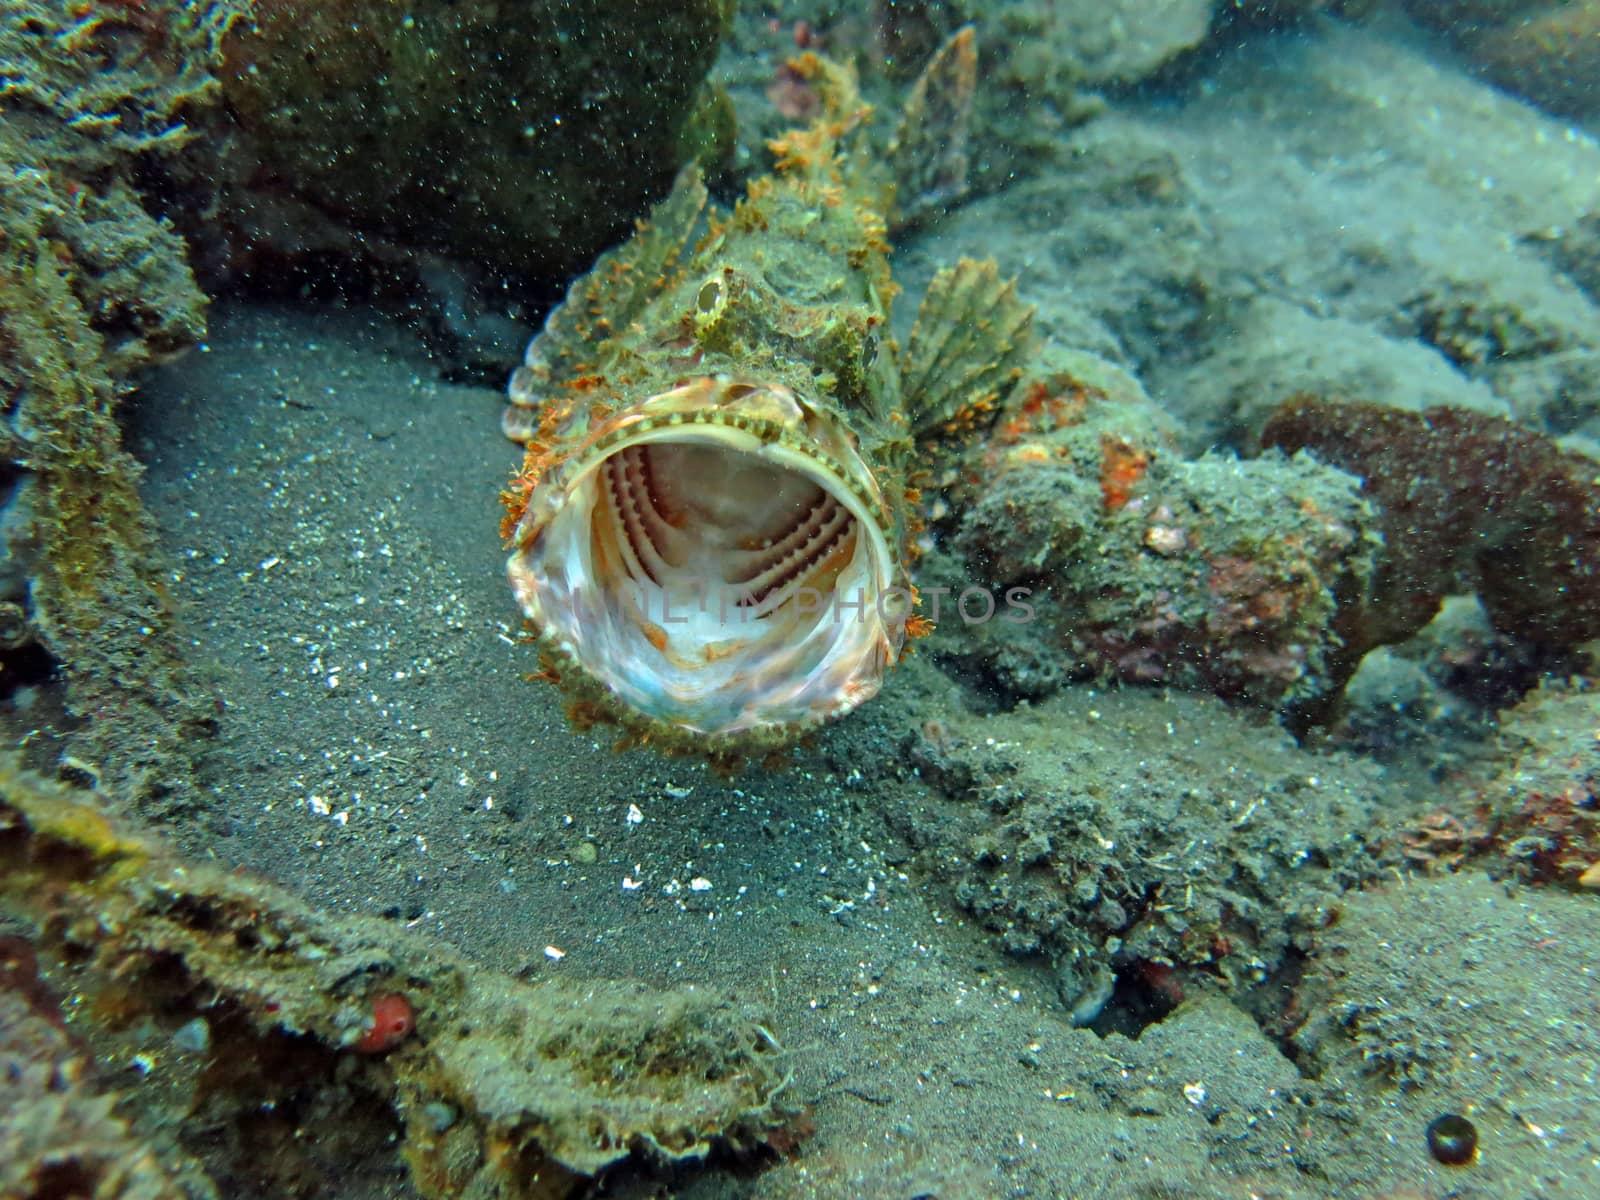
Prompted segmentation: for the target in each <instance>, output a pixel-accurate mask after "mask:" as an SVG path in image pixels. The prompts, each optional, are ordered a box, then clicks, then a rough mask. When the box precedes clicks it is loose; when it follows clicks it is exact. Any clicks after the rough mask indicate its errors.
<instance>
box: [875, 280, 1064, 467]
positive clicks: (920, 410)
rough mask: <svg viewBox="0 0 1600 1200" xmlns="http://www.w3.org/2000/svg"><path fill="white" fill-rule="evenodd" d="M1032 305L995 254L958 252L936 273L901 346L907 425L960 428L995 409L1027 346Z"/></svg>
mask: <svg viewBox="0 0 1600 1200" xmlns="http://www.w3.org/2000/svg"><path fill="white" fill-rule="evenodd" d="M1032 338H1033V305H1031V304H1024V303H1023V302H1022V301H1021V300H1018V299H1017V286H1016V282H1015V281H1014V280H1009V279H1008V280H1005V281H1004V282H1002V281H1001V279H1000V270H999V268H998V267H997V266H995V262H994V259H992V258H988V259H984V260H983V261H982V262H975V261H974V260H972V259H970V258H963V259H962V260H961V261H960V262H958V263H956V265H955V266H953V267H946V268H945V269H944V270H942V271H940V272H939V273H938V274H937V275H935V276H934V277H933V282H932V283H931V284H929V285H928V294H927V295H926V296H924V297H923V298H922V307H921V308H919V309H918V310H917V321H916V324H915V325H913V326H912V327H911V340H910V342H909V344H908V345H907V347H906V356H905V370H904V372H903V374H902V387H903V389H904V395H905V405H906V416H907V418H908V419H909V420H910V423H911V430H912V432H913V433H914V434H915V435H916V436H917V437H918V438H923V437H927V436H929V435H931V434H935V433H939V432H943V431H945V430H946V429H948V430H949V431H950V432H957V431H959V429H960V428H962V427H964V426H965V425H968V424H972V423H974V422H976V421H977V420H978V419H979V418H981V416H982V414H983V413H985V412H987V411H989V410H990V409H992V407H993V405H994V402H995V400H996V399H997V398H998V397H999V396H1000V395H1001V393H1002V392H1003V391H1005V390H1006V389H1007V388H1008V387H1010V385H1011V383H1012V381H1013V380H1015V378H1016V374H1017V369H1018V367H1019V366H1020V365H1021V363H1022V360H1023V359H1024V358H1025V357H1026V356H1027V354H1028V352H1029V350H1030V349H1031V344H1032Z"/></svg>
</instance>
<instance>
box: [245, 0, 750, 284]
mask: <svg viewBox="0 0 1600 1200" xmlns="http://www.w3.org/2000/svg"><path fill="white" fill-rule="evenodd" d="M245 8H246V10H247V17H246V19H243V20H239V21H237V22H235V23H234V24H233V26H232V28H231V29H230V31H229V33H228V36H227V39H226V42H225V46H224V49H225V55H226V58H225V65H224V68H223V70H222V79H223V87H224V90H225V92H226V95H227V101H228V106H229V109H230V111H231V113H232V115H233V117H234V119H235V121H236V122H237V124H238V127H239V129H240V131H241V139H240V144H239V145H238V146H237V147H235V149H234V154H235V155H236V156H237V158H238V159H239V160H240V162H239V163H238V164H237V166H238V167H243V168H244V169H246V170H247V171H248V179H247V182H248V184H249V185H250V188H251V189H253V190H254V191H255V193H256V194H255V195H254V196H253V195H252V194H251V192H250V191H247V190H244V189H235V190H233V191H232V193H231V195H230V199H229V204H230V207H232V208H234V209H235V210H236V211H235V213H234V219H236V220H239V221H240V222H241V223H242V224H243V225H245V226H246V228H250V227H252V225H253V226H254V231H255V232H256V233H257V234H259V235H261V236H262V237H263V238H265V237H267V236H269V235H268V232H267V226H268V225H269V224H270V223H271V222H273V221H274V220H275V219H276V215H275V213H274V212H263V213H262V214H260V215H259V216H258V218H257V219H256V220H254V221H252V212H251V210H252V209H253V208H254V207H256V206H258V205H259V204H261V203H262V202H263V197H266V196H271V195H274V194H277V195H287V196H289V197H292V198H294V199H296V200H298V201H300V202H303V203H304V204H305V205H306V206H308V208H309V209H310V210H312V211H313V212H315V213H317V214H319V215H320V216H322V217H325V218H332V219H333V221H334V222H336V223H338V224H342V225H344V226H346V227H348V228H349V229H351V230H353V231H355V232H356V234H358V235H361V234H367V235H376V236H378V237H380V238H387V239H392V240H395V241H398V242H401V243H405V244H409V245H412V246H419V247H427V248H432V249H436V250H440V251H443V252H446V253H448V254H451V255H454V256H457V257H461V258H466V259H471V260H476V261H479V262H487V263H489V264H492V265H493V266H494V267H496V268H501V269H521V270H523V271H527V272H536V273H544V274H557V273H562V272H566V271H569V270H572V269H574V268H577V267H580V266H582V265H583V264H585V263H586V262H587V261H588V260H589V259H590V258H591V257H592V256H593V255H594V253H595V252H596V251H598V250H600V249H601V248H602V247H603V246H604V245H605V244H606V242H608V241H609V240H611V239H612V238H614V237H615V235H616V234H617V232H618V231H619V230H620V229H622V228H625V227H626V225H627V223H628V222H629V221H631V220H632V219H633V218H634V217H635V216H637V215H638V214H639V213H641V212H642V211H643V210H644V208H645V207H646V204H647V202H648V201H649V200H650V199H651V198H652V195H653V194H660V193H662V192H664V191H665V190H666V189H667V187H668V186H670V184H671V182H672V178H673V175H674V173H675V172H676V170H677V168H678V166H679V165H680V164H681V163H682V162H683V160H684V159H685V158H686V157H689V156H691V155H692V153H693V151H694V149H696V143H697V142H699V143H703V142H704V140H705V134H706V131H707V130H708V129H712V128H714V127H715V125H716V122H715V120H713V119H711V118H712V115H714V113H715V111H716V109H717V102H716V101H715V100H714V99H713V98H711V97H710V96H709V94H708V93H702V90H701V89H702V83H703V80H704V77H705V74H706V71H707V69H708V68H709V67H710V65H711V61H712V59H713V57H714V56H715V54H716V51H717V46H718V43H719V40H720V38H721V35H722V32H723V29H724V27H725V25H726V23H727V21H728V20H729V18H730V16H731V8H732V6H731V4H730V3H728V0H694V2H693V3H688V4H681V3H664V2H662V0H626V2H625V3H614V2H601V0H582V2H579V3H569V2H554V0H549V2H540V3H535V4H529V5H522V6H515V7H508V6H505V5H501V4H496V3H488V2H476V3H465V4H463V3H455V2H453V0H418V2H417V3H412V4H406V5H399V4H393V3H389V2H387V0H340V2H339V3H334V4H310V3H297V2H295V0H258V2H256V3H254V4H250V5H246V6H245ZM708 114H709V115H708ZM305 224H306V227H307V228H310V227H311V226H312V224H313V223H312V222H309V221H307V222H306V223H305ZM281 232H282V231H281V230H280V231H279V233H280V234H281ZM292 241H293V238H292V235H291V238H290V244H291V245H292Z"/></svg>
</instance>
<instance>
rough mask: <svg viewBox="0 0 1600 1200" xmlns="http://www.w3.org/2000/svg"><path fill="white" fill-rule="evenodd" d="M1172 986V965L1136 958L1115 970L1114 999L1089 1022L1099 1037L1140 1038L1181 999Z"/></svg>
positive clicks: (1112, 994)
mask: <svg viewBox="0 0 1600 1200" xmlns="http://www.w3.org/2000/svg"><path fill="white" fill-rule="evenodd" d="M1180 998H1181V993H1180V992H1179V991H1178V990H1177V989H1175V988H1174V986H1173V975H1172V968H1171V967H1165V966H1162V964H1159V963H1149V962H1143V961H1141V962H1137V963H1133V964H1131V965H1130V966H1126V967H1123V968H1121V969H1120V970H1118V971H1117V973H1116V983H1115V984H1114V985H1113V986H1112V989H1111V999H1110V1000H1108V1001H1106V1006H1105V1007H1104V1008H1103V1009H1101V1010H1100V1015H1099V1016H1097V1017H1096V1018H1095V1019H1094V1020H1093V1021H1092V1022H1090V1024H1089V1028H1090V1029H1091V1030H1093V1031H1094V1032H1095V1033H1096V1034H1098V1035H1099V1036H1100V1037H1108V1036H1110V1035H1111V1034H1113V1033H1120V1034H1122V1035H1123V1036H1124V1037H1128V1038H1137V1037H1138V1036H1139V1035H1140V1034H1141V1033H1143V1032H1144V1031H1145V1029H1146V1028H1148V1027H1149V1026H1151V1025H1154V1024H1156V1023H1157V1022H1158V1021H1160V1020H1162V1019H1163V1018H1164V1017H1166V1016H1167V1015H1168V1014H1169V1013H1171V1012H1172V1010H1173V1009H1175V1008H1177V1007H1178V1004H1179V1003H1180V1002H1181V999H1180Z"/></svg>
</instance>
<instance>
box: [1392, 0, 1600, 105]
mask: <svg viewBox="0 0 1600 1200" xmlns="http://www.w3.org/2000/svg"><path fill="white" fill-rule="evenodd" d="M1405 7H1406V10H1407V11H1408V12H1409V13H1410V14H1411V15H1412V16H1413V17H1415V18H1416V19H1417V20H1418V21H1420V22H1422V23H1423V24H1425V25H1428V26H1430V27H1432V28H1434V29H1437V30H1439V31H1440V32H1441V33H1443V34H1445V35H1446V36H1447V37H1448V38H1450V39H1451V40H1452V41H1453V42H1455V43H1456V44H1457V45H1458V46H1459V47H1460V48H1461V49H1462V50H1463V51H1464V52H1465V53H1466V55H1467V56H1468V57H1469V58H1470V59H1472V60H1473V61H1474V62H1475V63H1476V64H1477V65H1478V66H1479V67H1480V68H1481V70H1482V71H1483V73H1484V74H1485V75H1487V76H1488V77H1489V78H1490V79H1492V80H1493V81H1494V82H1495V83H1497V84H1499V85H1500V86H1501V87H1503V88H1505V89H1506V90H1507V91H1509V92H1515V93H1517V94H1518V95H1521V96H1526V97H1527V98H1528V99H1530V100H1532V101H1533V102H1534V103H1536V104H1539V105H1541V106H1543V107H1545V108H1547V109H1549V110H1550V111H1551V112H1556V113H1561V114H1564V115H1567V116H1578V117H1586V116H1593V115H1594V114H1595V113H1597V112H1600V74H1597V71H1600V4H1597V3H1595V2H1594V0H1406V3H1405Z"/></svg>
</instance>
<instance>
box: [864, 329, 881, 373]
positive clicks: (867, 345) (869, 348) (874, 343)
mask: <svg viewBox="0 0 1600 1200" xmlns="http://www.w3.org/2000/svg"><path fill="white" fill-rule="evenodd" d="M877 361H878V335H877V334H875V333H869V334H867V340H866V341H864V342H863V343H862V344H861V368H862V370H865V369H866V368H868V367H870V366H871V365H872V364H873V363H875V362H877Z"/></svg>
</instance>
